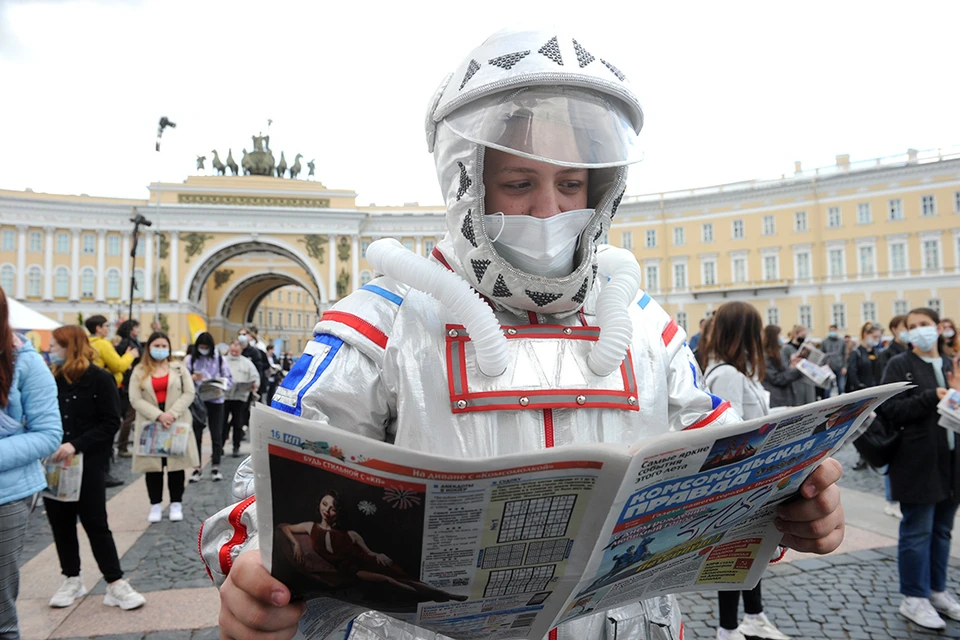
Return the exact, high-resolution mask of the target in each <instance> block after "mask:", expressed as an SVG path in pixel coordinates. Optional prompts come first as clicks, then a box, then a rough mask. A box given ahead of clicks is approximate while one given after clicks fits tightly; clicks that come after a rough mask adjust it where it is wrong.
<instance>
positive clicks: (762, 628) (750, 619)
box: [737, 612, 790, 640]
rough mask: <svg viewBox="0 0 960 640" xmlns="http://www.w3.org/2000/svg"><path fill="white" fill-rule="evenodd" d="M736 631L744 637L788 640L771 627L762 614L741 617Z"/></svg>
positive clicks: (780, 632)
mask: <svg viewBox="0 0 960 640" xmlns="http://www.w3.org/2000/svg"><path fill="white" fill-rule="evenodd" d="M737 631H739V632H740V633H742V634H743V635H745V636H754V637H757V638H766V639H767V640H790V636H788V635H786V634H784V633H783V632H782V631H780V629H777V628H776V627H775V626H773V623H772V622H770V620H769V619H768V618H767V614H765V613H762V612H761V613H758V614H756V615H751V614H747V615H745V616H743V622H741V623H740V626H739V627H737Z"/></svg>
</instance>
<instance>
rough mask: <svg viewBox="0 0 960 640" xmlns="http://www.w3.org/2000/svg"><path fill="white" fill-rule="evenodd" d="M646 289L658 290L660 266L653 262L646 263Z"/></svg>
mask: <svg viewBox="0 0 960 640" xmlns="http://www.w3.org/2000/svg"><path fill="white" fill-rule="evenodd" d="M646 289H647V291H659V290H660V267H658V266H657V265H655V264H651V265H647V283H646Z"/></svg>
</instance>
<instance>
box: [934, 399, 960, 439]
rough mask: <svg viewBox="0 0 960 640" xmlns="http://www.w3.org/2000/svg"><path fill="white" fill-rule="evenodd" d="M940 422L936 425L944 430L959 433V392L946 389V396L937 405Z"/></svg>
mask: <svg viewBox="0 0 960 640" xmlns="http://www.w3.org/2000/svg"><path fill="white" fill-rule="evenodd" d="M937 413H939V414H940V421H939V422H938V423H937V424H939V425H940V426H941V427H944V428H945V429H949V430H950V431H954V432H956V433H960V391H957V390H956V389H947V395H945V396H944V397H943V400H941V401H940V403H939V404H938V405H937Z"/></svg>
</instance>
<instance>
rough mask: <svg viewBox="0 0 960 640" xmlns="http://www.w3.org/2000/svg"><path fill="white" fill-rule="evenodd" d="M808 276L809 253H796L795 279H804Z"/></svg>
mask: <svg viewBox="0 0 960 640" xmlns="http://www.w3.org/2000/svg"><path fill="white" fill-rule="evenodd" d="M809 277H810V254H809V253H807V252H803V253H798V254H797V280H806V279H808V278H809Z"/></svg>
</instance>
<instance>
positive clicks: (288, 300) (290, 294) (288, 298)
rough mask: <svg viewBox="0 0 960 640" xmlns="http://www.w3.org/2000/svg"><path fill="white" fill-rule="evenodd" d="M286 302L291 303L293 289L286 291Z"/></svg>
mask: <svg viewBox="0 0 960 640" xmlns="http://www.w3.org/2000/svg"><path fill="white" fill-rule="evenodd" d="M287 304H293V291H287Z"/></svg>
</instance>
